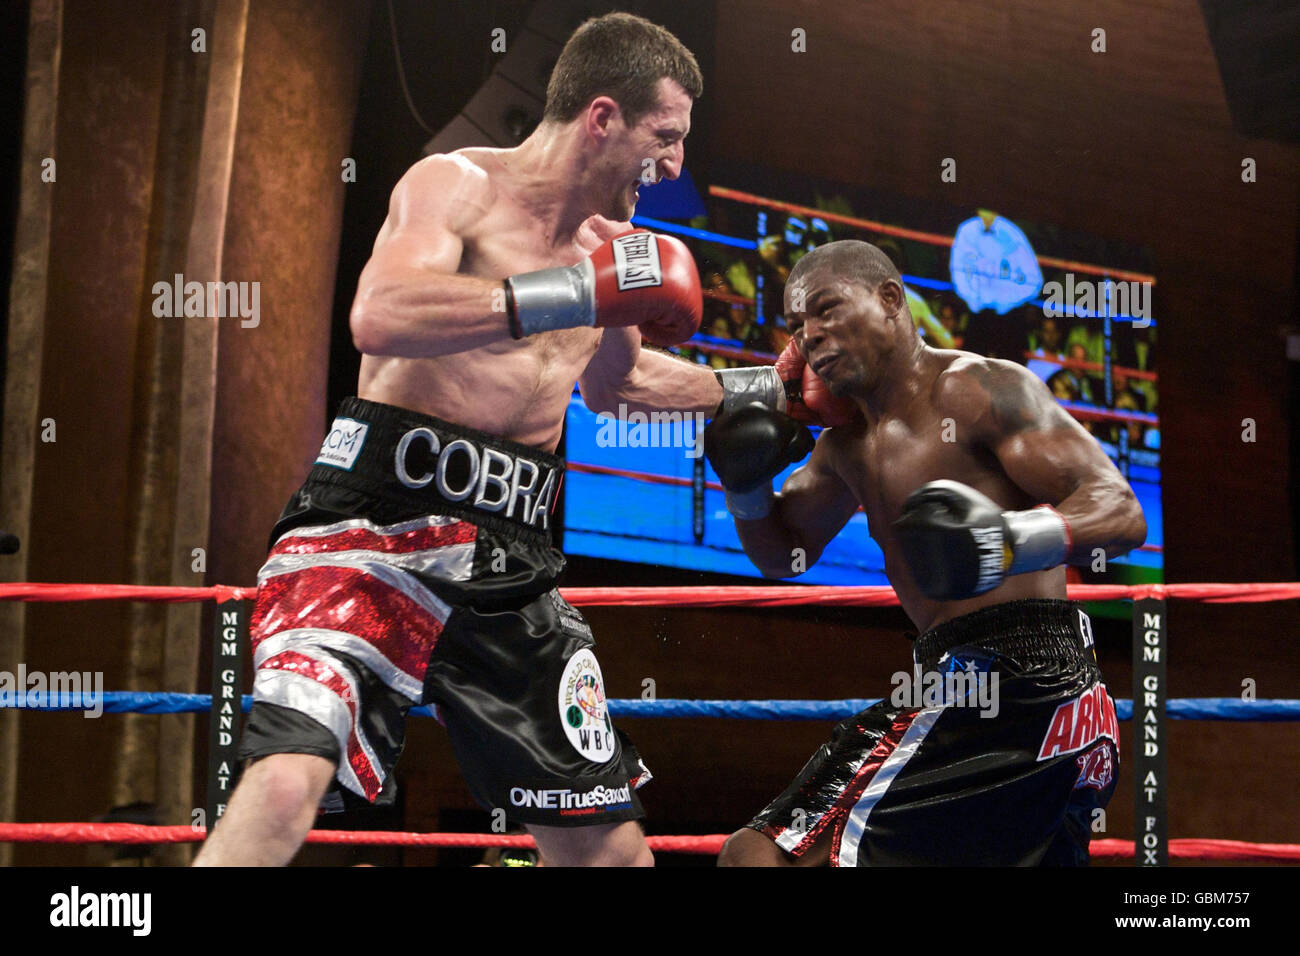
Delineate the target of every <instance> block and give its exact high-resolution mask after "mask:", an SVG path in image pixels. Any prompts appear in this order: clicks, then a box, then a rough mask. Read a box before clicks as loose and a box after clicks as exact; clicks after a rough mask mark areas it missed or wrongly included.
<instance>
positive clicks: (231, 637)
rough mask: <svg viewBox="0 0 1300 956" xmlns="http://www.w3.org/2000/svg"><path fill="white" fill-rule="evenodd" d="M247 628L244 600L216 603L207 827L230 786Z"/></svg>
mask: <svg viewBox="0 0 1300 956" xmlns="http://www.w3.org/2000/svg"><path fill="white" fill-rule="evenodd" d="M247 631H248V602H247V601H239V600H232V601H226V602H224V603H221V604H218V605H217V616H216V633H214V634H213V636H212V711H211V715H210V717H209V720H208V800H207V817H206V821H207V825H208V828H209V830H210V829H211V828H212V827H214V826H216V824H217V820H218V819H219V818H220V817H221V815H222V814H223V813H225V812H226V801H227V800H228V799H229V798H230V793H231V791H232V790H233V789H234V780H235V776H236V773H235V771H236V769H237V768H238V759H237V756H236V750H237V748H238V746H239V720H240V703H241V701H242V697H241V696H240V687H239V684H240V676H241V675H242V674H243V660H242V655H241V651H240V649H241V648H242V647H243V646H244V642H245V640H246V638H247Z"/></svg>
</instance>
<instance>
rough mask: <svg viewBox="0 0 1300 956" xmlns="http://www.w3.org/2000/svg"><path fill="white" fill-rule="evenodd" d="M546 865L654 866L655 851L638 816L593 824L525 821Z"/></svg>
mask: <svg viewBox="0 0 1300 956" xmlns="http://www.w3.org/2000/svg"><path fill="white" fill-rule="evenodd" d="M525 826H526V827H527V829H528V832H529V833H530V834H531V835H532V837H533V839H534V840H536V841H537V849H538V850H540V851H541V854H542V863H543V864H545V865H546V866H654V863H655V861H654V855H653V854H652V853H651V852H650V848H649V847H648V846H646V842H645V834H644V833H642V832H641V825H640V824H639V823H637V822H636V821H635V820H625V821H623V822H622V823H610V824H606V825H604V826H594V827H544V826H538V825H537V824H533V823H530V824H525Z"/></svg>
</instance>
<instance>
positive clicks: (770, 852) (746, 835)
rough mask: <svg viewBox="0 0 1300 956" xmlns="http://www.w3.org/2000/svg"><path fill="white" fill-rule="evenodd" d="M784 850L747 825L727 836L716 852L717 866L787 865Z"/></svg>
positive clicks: (788, 861)
mask: <svg viewBox="0 0 1300 956" xmlns="http://www.w3.org/2000/svg"><path fill="white" fill-rule="evenodd" d="M789 865H790V859H789V857H787V856H786V854H785V851H784V850H782V849H781V848H780V847H779V846H777V845H776V844H775V843H773V842H772V841H771V840H770V839H768V838H767V837H765V836H763V834H761V833H759V832H758V831H757V830H751V829H749V828H748V827H746V828H744V829H741V830H737V831H736V832H735V833H733V834H732V835H731V836H729V837H727V840H726V842H725V843H723V844H722V850H721V852H719V853H718V866H789Z"/></svg>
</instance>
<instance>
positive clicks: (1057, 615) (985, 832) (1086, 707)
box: [747, 600, 1119, 866]
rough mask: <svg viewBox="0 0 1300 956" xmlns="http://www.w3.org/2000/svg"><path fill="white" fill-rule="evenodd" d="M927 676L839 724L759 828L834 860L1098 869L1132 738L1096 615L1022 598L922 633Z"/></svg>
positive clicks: (906, 680) (796, 849)
mask: <svg viewBox="0 0 1300 956" xmlns="http://www.w3.org/2000/svg"><path fill="white" fill-rule="evenodd" d="M913 654H914V658H915V662H916V670H915V671H914V672H913V674H911V675H908V674H896V675H895V678H894V692H893V694H892V695H891V696H890V697H889V698H886V699H884V700H882V701H880V702H879V703H877V704H875V705H874V706H872V707H869V708H867V709H866V710H864V711H863V712H862V713H860V714H858V715H857V716H855V717H850V718H849V719H848V720H845V721H842V722H841V723H839V724H838V725H836V727H835V730H834V732H833V734H832V736H831V740H830V742H829V743H827V744H824V745H823V746H822V747H821V749H819V750H818V751H817V753H816V754H815V755H814V756H813V758H812V759H811V760H810V761H808V764H807V765H806V766H805V767H804V768H803V770H802V771H801V772H800V773H799V775H798V777H796V778H795V780H794V782H793V783H792V784H791V785H790V786H789V787H788V788H787V789H786V791H785V792H784V793H782V794H781V796H779V797H777V799H776V800H774V801H773V802H772V803H771V804H770V805H769V806H768V807H767V808H766V809H764V810H763V811H762V812H761V813H760V814H759V815H758V816H757V817H755V818H754V819H753V820H752V821H750V822H749V823H748V824H747V826H749V827H751V828H753V829H755V830H758V831H759V832H761V833H763V834H764V835H766V836H768V837H770V838H771V839H772V840H774V841H775V842H776V844H777V845H778V846H779V847H781V848H782V849H783V850H785V851H786V852H788V853H790V854H792V855H793V856H796V857H798V856H802V855H803V854H804V853H806V852H807V851H808V849H809V848H810V847H812V846H813V845H814V844H816V843H818V841H819V840H822V839H823V838H829V840H830V863H831V865H832V866H901V865H942V866H1085V865H1087V863H1088V841H1089V837H1090V834H1091V832H1092V830H1091V828H1092V826H1093V824H1094V822H1095V821H1096V820H1097V819H1098V818H1099V817H1100V814H1099V813H1098V811H1099V810H1103V809H1104V808H1105V806H1106V804H1107V803H1108V802H1109V800H1110V797H1111V793H1112V792H1113V791H1114V789H1115V776H1116V771H1117V769H1118V763H1119V732H1118V727H1117V724H1116V719H1115V705H1114V703H1113V702H1112V701H1111V699H1110V695H1109V694H1108V693H1107V691H1106V686H1105V685H1104V684H1103V683H1102V682H1101V671H1100V670H1099V669H1098V667H1097V661H1096V654H1095V652H1094V650H1093V648H1092V628H1091V624H1090V622H1089V621H1088V616H1087V615H1086V614H1085V613H1084V612H1083V611H1082V609H1080V608H1079V607H1078V606H1077V605H1074V604H1071V603H1069V602H1066V601H1052V600H1027V601H1011V602H1007V603H1005V604H998V605H994V606H992V607H987V608H982V609H981V610H978V611H975V612H973V613H970V614H966V615H963V616H962V617H959V618H955V619H953V620H951V621H946V622H944V623H943V624H940V625H939V626H937V627H935V628H934V629H932V630H930V631H927V632H926V633H925V634H923V635H921V636H920V637H919V638H917V639H916V643H915V645H914V647H913Z"/></svg>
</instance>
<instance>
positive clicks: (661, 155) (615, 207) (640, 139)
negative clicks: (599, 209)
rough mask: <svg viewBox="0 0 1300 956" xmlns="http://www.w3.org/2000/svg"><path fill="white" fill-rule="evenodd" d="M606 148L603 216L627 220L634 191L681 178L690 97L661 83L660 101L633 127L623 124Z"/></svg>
mask: <svg viewBox="0 0 1300 956" xmlns="http://www.w3.org/2000/svg"><path fill="white" fill-rule="evenodd" d="M616 125H617V128H616V130H615V131H614V133H613V135H612V136H611V137H610V139H609V141H608V142H607V144H606V147H605V150H604V153H605V155H604V157H603V162H602V164H601V165H602V169H603V170H604V172H605V175H604V176H603V177H602V178H603V179H604V180H605V181H606V182H607V184H608V187H609V208H608V209H607V210H606V212H605V213H604V216H605V218H607V219H612V220H614V221H616V222H625V221H626V220H628V219H631V218H632V213H633V212H634V211H635V209H636V202H637V198H638V197H637V190H638V189H639V188H640V187H641V186H648V185H651V184H652V183H657V182H658V181H659V180H660V179H663V178H668V179H676V178H677V177H678V176H680V175H681V172H682V163H683V161H684V159H685V147H684V145H683V140H685V139H686V134H687V133H689V132H690V130H691V98H690V96H689V95H688V94H687V92H686V91H685V90H684V89H682V88H681V86H680V85H679V84H678V83H676V82H675V81H674V80H670V79H668V78H667V77H665V78H663V79H661V80H660V81H659V100H658V103H657V104H656V105H655V108H654V109H652V110H651V111H650V112H649V113H647V114H645V115H644V116H642V117H641V118H640V119H638V120H637V122H636V124H635V125H633V126H630V127H629V126H625V125H624V124H623V123H622V122H619V123H617V124H616Z"/></svg>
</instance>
